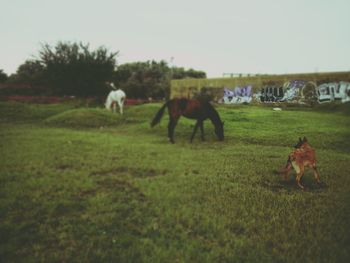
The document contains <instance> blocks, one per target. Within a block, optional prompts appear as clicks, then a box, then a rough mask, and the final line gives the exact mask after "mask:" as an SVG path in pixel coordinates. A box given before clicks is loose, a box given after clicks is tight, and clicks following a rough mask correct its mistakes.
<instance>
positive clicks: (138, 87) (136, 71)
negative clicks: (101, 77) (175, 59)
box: [114, 60, 206, 99]
mask: <svg viewBox="0 0 350 263" xmlns="http://www.w3.org/2000/svg"><path fill="white" fill-rule="evenodd" d="M205 77H206V74H205V72H203V71H196V70H194V69H189V70H185V69H184V68H178V67H172V68H169V66H168V64H167V63H166V62H165V61H163V60H162V61H160V62H156V61H147V62H134V63H126V64H122V65H120V66H119V67H118V69H117V71H116V73H115V77H114V82H115V83H116V86H118V87H120V88H122V89H123V90H125V91H126V94H127V95H128V97H131V98H143V99H147V98H149V97H151V98H155V99H163V98H168V97H169V95H170V80H171V79H182V78H205Z"/></svg>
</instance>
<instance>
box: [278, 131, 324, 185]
mask: <svg viewBox="0 0 350 263" xmlns="http://www.w3.org/2000/svg"><path fill="white" fill-rule="evenodd" d="M294 148H296V149H295V150H294V151H293V152H291V153H290V154H289V156H288V161H287V164H286V166H285V167H284V169H282V170H281V173H282V174H284V178H285V179H286V180H287V179H288V174H289V172H290V171H291V170H292V168H294V170H295V171H296V173H297V175H296V181H297V184H298V186H299V187H300V188H301V189H304V186H302V185H301V183H300V180H301V178H302V176H303V175H304V170H305V167H308V166H309V167H311V168H312V169H313V171H314V176H315V179H316V181H317V182H318V183H320V175H319V173H318V171H317V167H316V154H315V150H314V149H313V148H312V147H311V146H310V144H309V143H308V141H307V139H306V137H304V139H303V140H302V139H301V138H299V142H298V143H297V144H296V145H295V146H294Z"/></svg>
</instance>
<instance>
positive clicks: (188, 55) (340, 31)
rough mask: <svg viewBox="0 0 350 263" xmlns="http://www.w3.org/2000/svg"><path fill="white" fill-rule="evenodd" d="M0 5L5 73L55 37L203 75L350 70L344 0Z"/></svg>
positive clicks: (18, 0)
mask: <svg viewBox="0 0 350 263" xmlns="http://www.w3.org/2000/svg"><path fill="white" fill-rule="evenodd" d="M0 10H1V15H0V39H1V40H0V69H3V70H4V71H5V73H7V74H11V73H14V72H15V71H16V70H17V68H18V66H19V65H20V64H22V63H23V62H24V61H25V60H26V59H29V58H31V57H32V56H36V55H37V54H38V51H39V49H40V43H48V44H50V45H55V44H56V43H57V42H58V41H70V42H83V43H85V44H86V43H90V45H91V47H92V48H93V49H94V48H97V47H99V46H105V47H107V48H108V49H109V50H110V51H113V52H115V51H119V56H118V58H117V61H118V64H123V63H127V62H135V61H147V60H152V59H154V60H156V61H160V60H166V61H167V62H168V63H170V64H171V61H172V64H171V65H174V66H178V67H185V68H186V69H188V68H194V69H196V70H203V71H205V72H206V73H207V76H208V77H221V76H222V74H223V73H276V74H279V73H297V72H315V71H317V72H324V71H349V70H350V0H215V1H213V0H173V1H168V0H139V1H135V0H126V1H122V0H98V1H93V0H91V1H88V0H60V1H57V0H0ZM171 58H173V60H172V59H171Z"/></svg>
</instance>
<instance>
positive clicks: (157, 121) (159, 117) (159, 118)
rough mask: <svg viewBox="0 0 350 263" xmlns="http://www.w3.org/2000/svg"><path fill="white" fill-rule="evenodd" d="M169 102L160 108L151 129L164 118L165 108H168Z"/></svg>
mask: <svg viewBox="0 0 350 263" xmlns="http://www.w3.org/2000/svg"><path fill="white" fill-rule="evenodd" d="M168 103H169V101H167V102H166V103H164V105H163V106H162V107H161V108H160V110H159V111H158V112H157V113H156V115H155V116H154V118H153V120H152V122H151V127H154V126H155V125H157V124H158V123H159V122H160V120H161V118H162V117H163V114H164V111H165V108H166V107H167V106H168Z"/></svg>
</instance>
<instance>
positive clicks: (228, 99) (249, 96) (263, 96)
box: [221, 80, 350, 104]
mask: <svg viewBox="0 0 350 263" xmlns="http://www.w3.org/2000/svg"><path fill="white" fill-rule="evenodd" d="M252 91H253V89H252V85H248V86H244V87H236V88H234V89H233V90H230V89H228V88H224V96H223V98H222V99H221V102H222V103H225V104H241V103H250V102H251V101H252V100H256V101H258V102H262V103H269V102H291V103H310V102H319V103H326V102H332V101H340V102H343V103H344V102H348V101H350V82H346V81H340V82H330V83H322V84H320V85H318V86H317V84H316V83H314V82H310V81H309V82H307V81H303V80H292V81H288V82H286V83H284V85H280V84H277V83H266V84H265V85H264V86H263V87H262V88H261V89H260V91H258V92H257V93H254V94H253V92H252Z"/></svg>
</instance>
